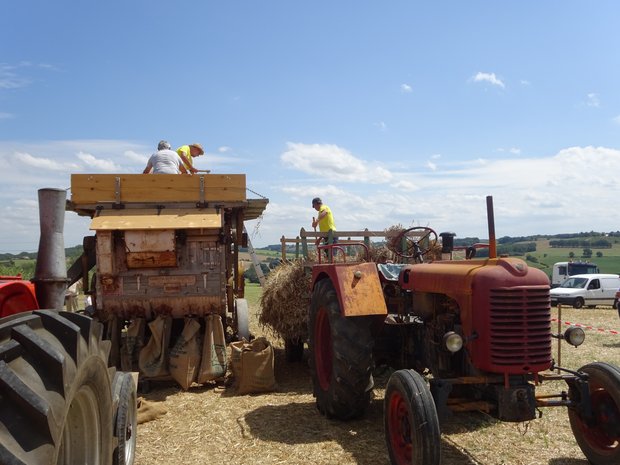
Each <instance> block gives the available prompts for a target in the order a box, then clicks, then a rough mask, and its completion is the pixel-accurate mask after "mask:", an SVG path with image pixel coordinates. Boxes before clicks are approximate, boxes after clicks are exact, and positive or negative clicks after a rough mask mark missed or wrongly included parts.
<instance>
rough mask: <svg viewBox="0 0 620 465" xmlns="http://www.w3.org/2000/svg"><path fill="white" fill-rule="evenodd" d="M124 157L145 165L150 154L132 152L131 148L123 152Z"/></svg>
mask: <svg viewBox="0 0 620 465" xmlns="http://www.w3.org/2000/svg"><path fill="white" fill-rule="evenodd" d="M124 155H125V158H126V159H128V160H131V161H135V162H136V163H140V164H143V165H145V166H146V163H147V162H148V160H149V156H150V155H144V154H142V153H137V152H134V151H133V150H127V151H125V152H124Z"/></svg>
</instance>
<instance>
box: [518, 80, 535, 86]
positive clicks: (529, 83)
mask: <svg viewBox="0 0 620 465" xmlns="http://www.w3.org/2000/svg"><path fill="white" fill-rule="evenodd" d="M519 82H520V83H521V85H522V86H529V85H531V84H532V83H531V82H530V81H528V80H527V79H521V81H519Z"/></svg>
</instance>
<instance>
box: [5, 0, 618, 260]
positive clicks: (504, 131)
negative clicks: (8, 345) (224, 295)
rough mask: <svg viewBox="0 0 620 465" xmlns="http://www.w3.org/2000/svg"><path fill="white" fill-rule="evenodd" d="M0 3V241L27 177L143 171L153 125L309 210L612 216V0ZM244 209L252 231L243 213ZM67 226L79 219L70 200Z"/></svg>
mask: <svg viewBox="0 0 620 465" xmlns="http://www.w3.org/2000/svg"><path fill="white" fill-rule="evenodd" d="M10 10H11V11H5V12H3V15H2V16H1V17H0V163H2V166H3V169H2V170H1V172H0V183H1V185H2V189H1V191H0V192H1V193H0V196H1V198H0V252H13V253H17V252H20V251H22V250H27V251H31V250H36V247H37V244H38V235H39V227H38V210H37V205H36V201H37V200H36V199H37V189H39V188H41V187H59V188H68V187H69V184H70V181H69V176H70V173H114V172H118V173H139V172H141V171H142V169H143V168H144V166H145V164H146V160H147V158H148V156H149V155H150V154H151V153H152V152H153V150H154V148H155V146H156V144H157V142H158V141H159V140H160V139H167V140H169V141H170V142H171V143H172V145H173V146H179V145H182V144H186V143H190V142H200V143H202V144H203V146H204V147H205V149H206V151H207V155H206V156H205V157H201V158H199V159H198V160H197V167H198V168H201V169H211V170H212V171H213V172H214V173H246V174H247V184H248V187H249V188H250V189H252V190H253V191H255V192H258V193H259V194H261V195H263V196H265V197H268V198H269V199H270V204H269V207H268V209H267V211H266V213H265V214H264V217H263V219H262V221H261V222H260V224H259V225H258V228H254V226H255V224H254V223H250V224H249V225H248V226H249V228H248V229H249V230H250V231H254V232H253V234H254V236H253V242H254V244H255V245H256V246H263V245H267V244H273V243H277V241H278V239H279V238H280V237H281V236H282V235H285V236H287V237H294V236H295V235H297V234H298V233H299V230H300V228H301V227H305V228H307V229H309V228H310V227H311V224H310V223H311V219H312V216H313V215H314V214H315V211H314V210H312V208H311V199H312V197H315V196H321V197H322V198H323V200H324V202H325V203H326V204H328V205H329V206H330V207H331V208H332V210H333V212H334V215H335V218H336V224H337V227H338V229H340V230H351V229H363V228H370V229H384V228H387V227H390V226H392V225H394V224H402V225H405V226H409V225H412V226H413V225H422V226H431V227H433V228H435V229H436V230H437V231H438V232H440V231H453V232H455V233H456V234H457V237H466V236H479V237H481V238H482V237H486V236H487V230H486V219H485V208H486V207H485V197H486V196H487V195H492V196H493V197H494V204H495V219H496V233H497V235H498V236H499V237H501V236H517V235H529V234H554V233H562V232H578V231H590V230H597V231H612V230H614V231H615V230H618V229H620V226H619V224H618V221H617V215H616V214H615V213H616V212H617V204H618V202H617V200H616V199H618V197H619V195H620V187H618V185H619V183H618V178H619V175H620V86H619V83H620V54H619V53H618V49H619V47H620V32H618V31H619V30H618V27H617V23H618V19H619V18H620V3H618V2H616V1H611V0H610V1H598V2H577V1H546V2H510V3H508V2H491V1H470V2H460V1H459V2H457V1H453V2H420V1H389V2H370V1H365V2H364V1H362V2H360V1H355V2H354V1H333V0H332V1H322V0H318V1H313V2H300V1H292V0H289V1H264V2H255V1H228V2H215V1H210V0H209V1H200V2H199V1H191V2H190V1H176V2H171V1H161V0H123V1H118V0H108V1H106V2H94V1H85V2H77V1H66V0H55V1H53V2H50V1H43V0H39V1H32V0H21V1H19V2H12V3H11V9H10ZM255 229H256V230H255ZM65 233H66V239H65V244H66V245H67V246H72V245H76V244H79V243H81V237H82V236H83V235H85V234H88V221H87V220H86V219H84V218H78V217H77V216H76V215H75V214H73V213H71V212H68V213H67V216H66V226H65Z"/></svg>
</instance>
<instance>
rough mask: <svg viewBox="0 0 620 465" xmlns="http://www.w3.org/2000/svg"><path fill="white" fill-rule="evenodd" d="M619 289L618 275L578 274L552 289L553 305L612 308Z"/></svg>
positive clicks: (619, 278)
mask: <svg viewBox="0 0 620 465" xmlns="http://www.w3.org/2000/svg"><path fill="white" fill-rule="evenodd" d="M618 289H620V276H618V275H617V274H577V275H574V276H571V277H570V278H568V279H567V280H566V281H564V282H563V283H562V284H560V286H559V287H554V288H553V289H551V291H550V294H551V305H557V304H568V305H572V306H573V307H575V308H581V307H583V306H584V305H586V306H588V307H590V308H594V307H596V306H597V305H609V306H612V305H613V303H614V298H615V296H616V291H617V290H618Z"/></svg>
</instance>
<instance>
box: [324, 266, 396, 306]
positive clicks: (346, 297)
mask: <svg viewBox="0 0 620 465" xmlns="http://www.w3.org/2000/svg"><path fill="white" fill-rule="evenodd" d="M322 279H329V280H331V282H332V284H333V285H334V288H335V289H336V294H337V295H338V301H339V304H340V311H341V312H342V315H343V316H364V315H387V313H388V312H387V307H386V304H385V298H384V296H383V290H382V289H381V282H380V280H379V272H378V271H377V265H376V264H375V263H372V262H365V263H330V264H323V265H314V266H313V267H312V289H314V286H315V285H316V284H317V283H318V282H319V281H320V280H322Z"/></svg>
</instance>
